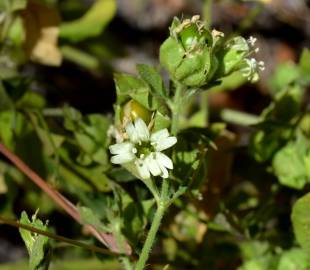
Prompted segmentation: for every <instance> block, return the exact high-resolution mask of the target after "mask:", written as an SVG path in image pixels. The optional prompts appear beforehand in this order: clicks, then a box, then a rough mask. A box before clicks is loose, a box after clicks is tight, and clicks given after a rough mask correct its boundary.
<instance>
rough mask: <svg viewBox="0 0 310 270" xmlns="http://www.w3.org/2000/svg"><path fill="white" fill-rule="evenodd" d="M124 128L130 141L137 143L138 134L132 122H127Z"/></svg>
mask: <svg viewBox="0 0 310 270" xmlns="http://www.w3.org/2000/svg"><path fill="white" fill-rule="evenodd" d="M125 130H126V133H127V135H128V137H129V140H130V141H131V142H133V143H137V142H138V141H139V136H138V133H137V131H136V128H135V126H134V125H133V123H131V122H130V123H128V124H127V125H126V127H125Z"/></svg>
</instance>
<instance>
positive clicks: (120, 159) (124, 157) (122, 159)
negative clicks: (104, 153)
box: [111, 152, 135, 164]
mask: <svg viewBox="0 0 310 270" xmlns="http://www.w3.org/2000/svg"><path fill="white" fill-rule="evenodd" d="M134 158H135V155H134V154H133V153H130V152H128V153H123V154H121V155H115V156H113V157H111V162H112V163H114V164H123V163H128V162H130V161H133V160H134Z"/></svg>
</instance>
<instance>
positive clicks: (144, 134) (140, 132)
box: [135, 118, 150, 141]
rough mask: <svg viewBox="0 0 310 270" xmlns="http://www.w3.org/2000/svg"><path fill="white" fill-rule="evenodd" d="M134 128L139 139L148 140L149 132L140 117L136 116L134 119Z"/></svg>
mask: <svg viewBox="0 0 310 270" xmlns="http://www.w3.org/2000/svg"><path fill="white" fill-rule="evenodd" d="M135 129H136V133H137V136H138V139H139V140H141V141H148V140H149V138H150V132H149V130H148V128H147V126H146V124H145V123H144V121H143V120H142V119H141V118H137V119H136V121H135Z"/></svg>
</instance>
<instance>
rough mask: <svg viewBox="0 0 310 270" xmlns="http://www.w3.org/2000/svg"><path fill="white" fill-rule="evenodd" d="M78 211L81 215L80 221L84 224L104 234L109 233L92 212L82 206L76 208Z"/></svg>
mask: <svg viewBox="0 0 310 270" xmlns="http://www.w3.org/2000/svg"><path fill="white" fill-rule="evenodd" d="M78 211H79V213H80V215H81V220H82V222H83V223H84V224H91V225H93V226H95V227H96V228H97V229H99V230H102V231H104V232H109V231H110V230H109V229H108V228H107V227H106V226H105V225H104V224H103V223H102V222H101V221H100V218H99V217H98V216H97V215H96V214H95V213H94V212H93V210H92V209H90V208H88V207H85V206H82V207H78Z"/></svg>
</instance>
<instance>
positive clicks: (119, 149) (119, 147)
mask: <svg viewBox="0 0 310 270" xmlns="http://www.w3.org/2000/svg"><path fill="white" fill-rule="evenodd" d="M133 148H134V146H133V144H132V143H130V142H124V143H116V144H113V145H110V146H109V150H110V152H111V154H113V155H118V154H124V153H128V152H132V150H133Z"/></svg>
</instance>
